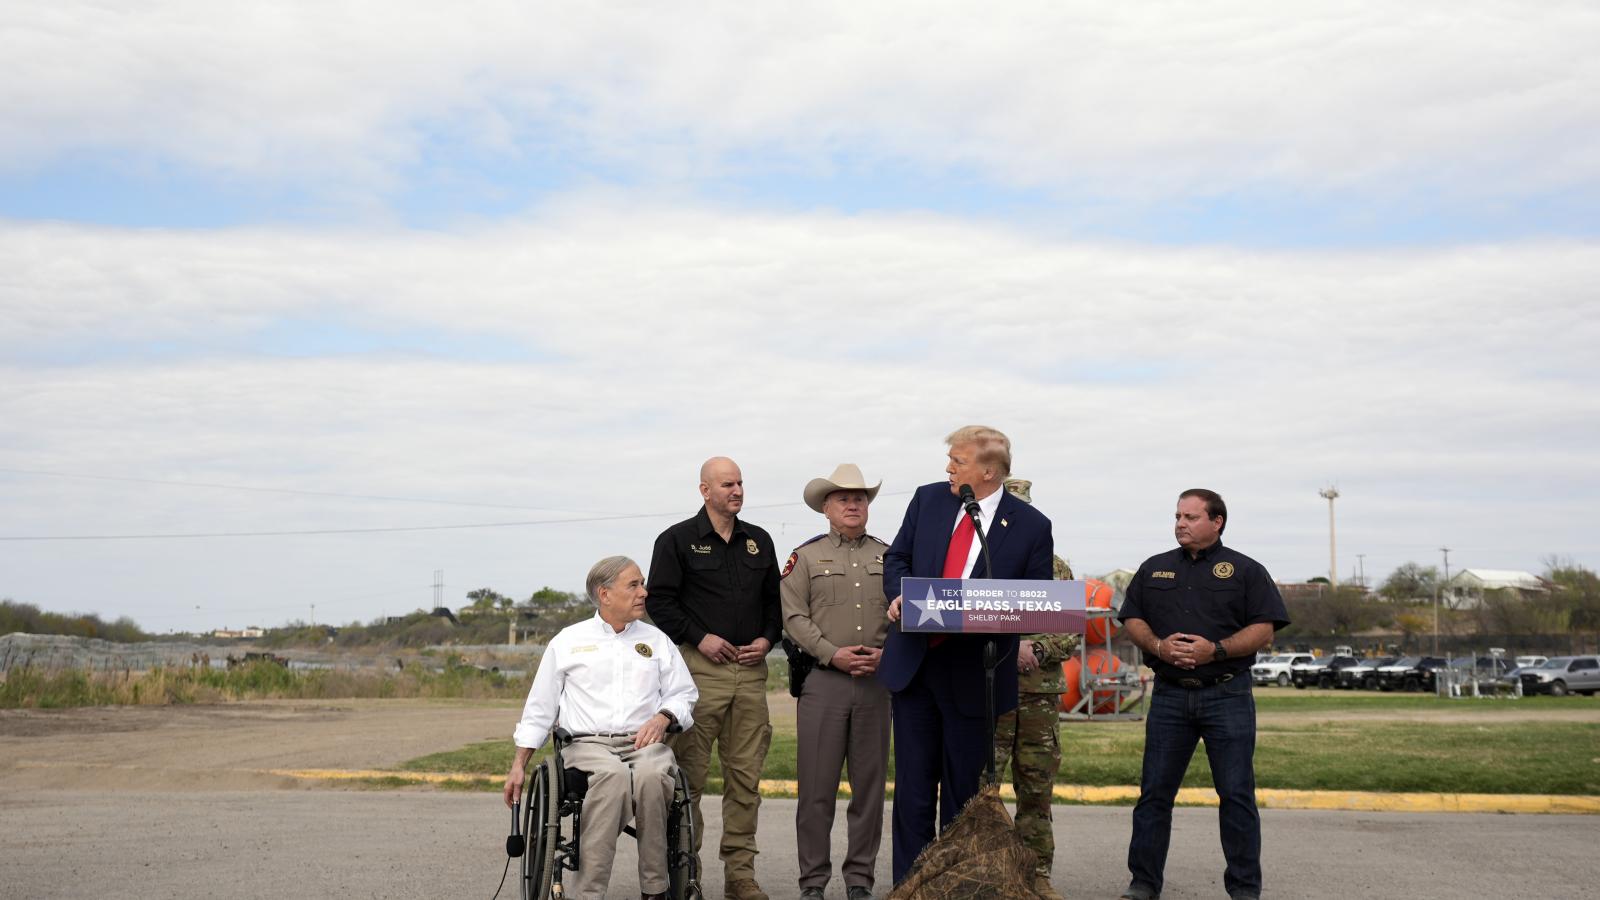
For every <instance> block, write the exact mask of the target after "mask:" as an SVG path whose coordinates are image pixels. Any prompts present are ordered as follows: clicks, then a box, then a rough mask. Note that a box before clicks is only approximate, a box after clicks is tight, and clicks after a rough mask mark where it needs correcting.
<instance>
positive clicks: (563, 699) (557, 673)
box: [513, 613, 700, 749]
mask: <svg viewBox="0 0 1600 900" xmlns="http://www.w3.org/2000/svg"><path fill="white" fill-rule="evenodd" d="M699 697H700V691H699V689H697V688H696V687H695V686H694V679H693V678H692V677H690V675H689V667H688V666H686V665H684V663H683V656H682V655H681V654H680V653H679V652H678V648H677V647H676V646H675V645H673V643H672V641H671V640H669V639H668V638H667V636H666V634H664V633H663V632H662V631H661V629H659V628H657V627H655V626H654V625H651V624H650V623H648V622H645V621H642V620H641V621H636V622H629V623H628V624H627V626H626V627H625V628H623V629H622V630H621V631H617V630H615V629H613V628H612V627H611V626H610V625H607V624H606V622H605V620H604V619H602V618H600V614H599V613H596V614H595V617H594V618H592V619H587V620H585V621H582V622H579V623H577V624H575V625H568V626H567V627H566V628H563V629H561V631H560V633H558V634H557V635H556V636H555V637H554V638H551V640H550V645H549V646H547V647H545V650H544V656H543V657H541V658H540V660H539V670H538V672H536V673H535V674H534V676H533V687H532V688H531V689H529V691H528V702H527V703H526V704H524V705H523V707H522V720H521V721H520V722H518V723H517V730H516V732H515V734H514V735H513V739H514V740H515V741H516V744H517V746H518V747H529V748H532V749H538V748H539V747H540V746H542V745H543V744H544V741H545V738H547V737H549V736H550V732H551V731H552V730H554V728H555V726H556V725H560V726H561V727H562V728H565V729H567V730H568V731H570V732H572V733H573V734H632V733H633V732H635V731H638V730H639V729H640V728H641V727H643V725H644V723H646V722H648V721H649V720H650V717H651V716H654V715H655V714H656V713H658V712H660V711H662V710H666V711H668V712H670V713H672V714H673V715H674V716H677V717H678V724H679V725H681V726H683V727H684V728H688V727H689V726H691V725H693V724H694V702H695V701H696V700H697V699H699Z"/></svg>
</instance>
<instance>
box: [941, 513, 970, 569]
mask: <svg viewBox="0 0 1600 900" xmlns="http://www.w3.org/2000/svg"><path fill="white" fill-rule="evenodd" d="M977 533H978V531H977V529H976V528H973V527H972V517H971V516H967V515H963V516H962V517H961V524H959V525H957V526H956V531H955V534H952V535H950V550H949V552H947V553H945V555H944V577H945V578H960V577H961V576H962V575H965V574H966V572H967V555H968V554H970V553H971V552H972V538H973V536H974V535H976V534H977Z"/></svg>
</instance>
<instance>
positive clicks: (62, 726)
mask: <svg viewBox="0 0 1600 900" xmlns="http://www.w3.org/2000/svg"><path fill="white" fill-rule="evenodd" d="M520 706H521V704H520V703H519V702H517V701H484V702H474V701H461V700H452V701H428V700H341V701H253V702H249V703H234V704H223V705H217V706H169V707H147V706H127V707H92V708H87V709H68V710H37V709H12V710H0V760H3V762H0V786H3V787H18V788H26V787H33V788H40V787H48V788H67V789H73V788H82V789H90V790H150V789H161V788H173V789H183V790H196V789H203V790H237V789H250V788H258V789H273V788H300V787H304V786H305V785H306V784H307V782H304V781H299V780H296V779H291V778H285V777H281V776H274V775H270V774H266V773H267V771H268V770H271V769H374V768H392V767H394V766H396V765H398V764H399V763H401V762H404V761H406V760H408V759H413V758H415V757H418V756H422V755H425V754H428V753H436V752H439V751H443V750H454V749H457V748H459V747H461V746H462V745H464V744H468V743H471V742H473V741H482V740H491V739H496V738H507V739H509V737H510V736H511V730H512V728H513V727H514V726H515V725H516V720H517V715H518V712H519V710H520Z"/></svg>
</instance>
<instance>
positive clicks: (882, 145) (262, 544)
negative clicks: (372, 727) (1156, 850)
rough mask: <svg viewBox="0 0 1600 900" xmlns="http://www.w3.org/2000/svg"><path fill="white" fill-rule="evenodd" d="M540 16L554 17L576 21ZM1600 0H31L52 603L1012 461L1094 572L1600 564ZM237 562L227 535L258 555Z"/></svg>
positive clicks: (30, 326) (488, 568) (1064, 544)
mask: <svg viewBox="0 0 1600 900" xmlns="http://www.w3.org/2000/svg"><path fill="white" fill-rule="evenodd" d="M541 6H542V7H543V8H540V7H541ZM1596 46H1600V9H1597V8H1596V7H1595V6H1594V4H1592V3H1587V2H1559V0H1548V2H1541V3H1537V4H1528V3H1525V2H1524V3H1511V2H1503V3H1502V2H1470V0H1469V2H1459V0H1456V2H1448V3H1447V2H1424V0H1419V2H1413V3H1406V4H1399V5H1396V4H1393V3H1378V2H1304V3H1297V4H1293V5H1292V6H1291V7H1286V6H1284V5H1283V4H1276V3H1265V2H1254V3H1249V2H1215V3H1175V2H1172V3H1124V4H1107V3H1087V2H1059V0H1057V2H1048V3H1034V4H1029V3H1017V4H1008V5H1004V6H1003V7H1001V8H999V9H996V8H993V7H992V5H989V6H980V5H978V4H950V3H938V4H928V3H915V4H892V3H872V4H862V3H854V2H852V3H845V2H841V3H794V4H781V5H779V4H770V5H763V4H754V5H753V4H749V3H702V4H694V5H691V8H685V7H683V6H682V5H663V4H642V3H627V4H621V3H617V4H565V5H556V4H546V5H540V6H536V5H532V4H527V3H521V2H480V3H472V4H458V5H440V4H436V3H410V2H393V0H390V2H383V3H378V2H346V3H326V2H318V3H309V2H308V3H295V2H288V0H284V2H276V3H271V4H259V3H235V2H218V0H192V2H172V0H169V2H154V3H147V4H139V5H138V6H137V8H132V7H123V6H119V5H115V4H111V5H107V4H103V3H88V2H82V3H80V2H70V0H61V2H55V3H50V4H42V3H38V4H12V5H11V6H8V7H7V8H6V10H5V11H4V12H0V58H4V59H6V60H7V63H8V65H7V68H8V70H9V71H10V72H12V73H13V75H14V76H15V77H10V78H7V79H4V80H0V378H3V383H4V385H5V389H4V390H3V391H0V539H3V540H0V597H9V598H11V599H14V600H17V601H23V602H31V603H35V604H38V605H39V606H42V607H44V608H47V609H52V610H60V611H93V612H99V613H101V614H102V615H106V616H117V615H129V616H132V617H133V618H134V619H135V620H136V621H138V622H139V623H140V624H141V625H143V626H144V627H146V628H148V629H151V630H155V631H165V630H169V629H195V628H213V627H221V626H232V627H238V626H241V625H245V624H257V623H259V624H264V625H272V624H278V623H282V622H285V621H288V620H292V619H307V618H309V617H310V616H311V615H312V613H311V607H312V605H313V604H315V616H316V619H317V620H318V621H332V622H348V621H352V620H357V619H361V620H365V619H369V618H371V617H373V616H377V615H379V614H383V613H389V614H394V613H398V612H404V611H408V610H410V609H413V608H416V607H418V606H426V605H430V604H431V599H432V587H431V584H432V580H433V572H434V570H436V569H442V570H444V573H445V594H446V599H447V600H448V602H450V603H451V605H459V604H460V603H461V602H462V595H463V594H464V593H465V592H466V591H468V590H471V589H473V588H477V587H492V588H495V589H497V590H500V591H501V592H503V593H508V594H512V595H515V596H518V597H522V596H526V595H527V594H528V593H530V592H531V591H533V590H535V589H537V588H539V587H541V586H544V585H551V586H555V587H559V588H563V589H578V588H579V587H580V586H581V582H582V577H583V574H584V572H585V571H586V570H587V568H588V565H589V564H590V563H591V562H593V561H594V560H596V559H598V558H599V557H601V556H605V555H609V554H612V553H618V552H620V553H626V554H629V555H632V556H635V557H638V558H641V560H642V561H643V560H646V559H648V556H649V553H650V546H651V542H652V539H653V537H654V535H655V534H656V533H658V532H659V531H660V530H661V529H662V528H664V527H665V526H667V525H669V524H671V523H672V522H673V521H675V520H677V519H679V518H683V517H686V516H688V515H689V514H691V513H692V512H693V511H694V510H695V508H696V507H697V505H698V495H697V493H696V487H695V483H696V472H697V469H698V466H699V464H700V462H701V461H702V460H703V459H704V458H705V457H707V456H710V455H713V454H723V453H725V454H729V455H732V456H734V457H735V458H736V459H737V460H738V461H739V462H740V463H741V464H742V465H743V468H744V474H745V479H746V484H747V490H748V500H747V503H748V506H747V508H746V517H747V518H748V519H749V520H751V521H753V522H756V523H758V524H761V525H764V526H766V527H767V528H768V529H769V530H770V531H771V532H772V533H773V536H774V539H775V540H776V542H777V543H778V545H779V546H780V548H784V549H786V548H787V547H790V546H793V545H794V544H796V543H799V542H800V541H802V540H804V539H805V538H807V537H809V536H811V535H812V534H814V533H816V532H817V531H818V530H819V522H820V517H818V516H816V515H815V514H813V513H811V512H810V511H809V510H808V509H806V508H805V507H804V505H802V504H801V502H800V491H801V488H802V487H803V485H804V484H805V482H806V481H807V480H808V479H810V478H812V477H815V476H818V475H824V474H827V473H828V472H829V471H831V470H832V468H833V467H834V465H836V464H837V463H839V462H842V461H852V462H856V463H858V464H860V465H861V466H862V467H863V468H864V469H865V470H866V471H867V472H868V473H869V475H870V476H871V477H873V478H879V477H881V478H882V479H883V480H884V483H885V486H884V493H883V494H882V495H881V496H880V498H879V499H878V501H877V502H876V504H874V507H873V511H872V516H873V525H872V530H873V531H874V532H875V533H877V534H879V535H880V536H881V537H883V538H884V539H885V540H888V539H890V538H892V537H893V535H894V532H895V530H896V528H897V526H898V524H899V519H900V517H901V515H902V513H903V511H904V507H905V501H906V497H907V495H908V493H909V492H910V491H911V490H912V489H913V488H914V487H915V486H916V485H918V484H920V483H924V482H928V481H933V480H937V479H939V478H940V477H942V473H941V467H942V459H943V453H944V447H943V445H942V439H943V437H944V435H945V434H946V433H948V432H949V431H950V430H952V429H954V428H955V427H957V426H960V425H964V424H969V423H974V422H976V423H984V424H991V425H994V426H996V427H999V428H1001V429H1002V430H1004V431H1006V432H1007V433H1008V434H1010V435H1011V437H1012V438H1013V441H1014V444H1015V455H1016V469H1017V474H1019V475H1022V476H1025V477H1028V478H1031V479H1033V480H1034V482H1035V488H1034V497H1035V500H1036V502H1037V503H1038V505H1039V506H1040V507H1041V508H1042V509H1043V510H1044V511H1045V512H1046V513H1047V514H1049V515H1050V516H1051V517H1052V519H1053V520H1054V522H1055V529H1056V541H1057V547H1058V549H1059V550H1060V551H1061V552H1062V555H1064V556H1066V557H1068V558H1069V559H1071V560H1072V562H1073V563H1074V564H1075V565H1076V566H1077V567H1078V568H1079V570H1080V571H1085V572H1089V573H1097V572H1103V571H1106V570H1109V569H1112V568H1115V567H1118V566H1130V567H1131V566H1133V565H1136V564H1137V563H1138V562H1139V561H1140V560H1141V559H1143V558H1144V557H1145V556H1148V555H1150V554H1151V553H1154V552H1157V551H1160V550H1162V549H1165V547H1166V546H1168V545H1169V544H1170V540H1171V537H1170V530H1169V521H1170V518H1171V506H1172V500H1173V497H1174V496H1175V495H1176V493H1177V492H1178V491H1180V490H1182V489H1184V488H1187V487H1192V486H1201V485H1203V486H1209V487H1213V488H1215V489H1217V490H1219V491H1221V492H1222V493H1223V494H1224V496H1225V497H1227V499H1228V501H1229V504H1230V507H1231V510H1232V513H1233V519H1232V521H1231V522H1230V527H1229V529H1228V536H1229V538H1230V542H1231V543H1232V544H1233V545H1234V546H1236V547H1238V548H1239V549H1241V550H1243V551H1245V552H1246V553H1249V554H1251V555H1253V556H1256V557H1257V558H1259V559H1261V560H1262V561H1263V562H1264V563H1266V565H1267V566H1268V567H1269V569H1271V571H1272V572H1273V573H1274V574H1275V575H1276V576H1277V577H1279V578H1280V579H1281V580H1303V579H1305V578H1308V577H1311V576H1315V575H1319V574H1326V572H1327V569H1328V521H1327V512H1328V510H1327V503H1326V501H1324V500H1322V499H1321V498H1320V497H1319V496H1318V493H1317V492H1318V490H1319V489H1320V488H1322V487H1324V486H1325V485H1328V484H1337V485H1338V487H1339V490H1340V491H1341V492H1342V495H1343V496H1342V497H1341V498H1340V499H1339V501H1338V516H1339V525H1338V528H1339V530H1338V535H1339V563H1338V565H1339V569H1340V574H1341V577H1342V578H1348V577H1350V574H1351V571H1352V569H1354V568H1355V567H1356V566H1357V565H1358V559H1357V556H1356V554H1362V559H1361V560H1360V561H1359V564H1360V565H1363V566H1364V568H1365V572H1366V575H1367V577H1368V580H1369V581H1373V582H1376V581H1377V580H1378V579H1381V578H1382V577H1383V576H1384V575H1385V574H1386V573H1387V572H1388V570H1390V569H1391V568H1393V567H1394V566H1396V565H1398V564H1400V563H1403V562H1406V561H1408V560H1416V561H1419V562H1423V563H1427V564H1439V563H1440V562H1441V554H1440V552H1439V549H1438V548H1440V547H1449V548H1451V551H1450V564H1451V567H1452V569H1456V568H1460V567H1462V566H1475V567H1484V568H1521V569H1530V570H1535V571H1538V570H1541V569H1542V568H1543V560H1544V559H1545V558H1546V557H1549V556H1551V555H1561V556H1566V557H1571V558H1572V559H1574V560H1576V561H1577V562H1579V563H1583V564H1585V565H1588V566H1591V567H1595V566H1600V550H1597V549H1596V546H1595V542H1594V540H1593V538H1592V525H1586V524H1585V523H1588V522H1589V520H1590V519H1591V517H1592V510H1593V509H1594V508H1595V506H1596V503H1597V501H1600V467H1597V466H1596V465H1595V458H1596V452H1595V447H1596V445H1597V443H1600V391H1597V388H1600V362H1597V359H1600V354H1597V353H1596V350H1595V348H1596V346H1597V345H1600V315H1597V313H1600V55H1597V54H1595V53H1594V48H1595V47H1596ZM212 535H215V536H212Z"/></svg>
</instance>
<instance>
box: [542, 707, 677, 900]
mask: <svg viewBox="0 0 1600 900" xmlns="http://www.w3.org/2000/svg"><path fill="white" fill-rule="evenodd" d="M672 730H673V731H676V730H677V729H676V728H674V729H672ZM572 739H573V735H572V734H571V733H570V732H568V731H567V730H566V729H564V728H557V729H556V730H555V731H554V732H553V734H552V737H551V740H552V742H553V751H552V752H551V754H550V755H549V756H547V757H545V759H544V761H543V762H542V763H540V764H539V766H538V767H537V768H535V769H534V770H533V771H532V772H530V773H529V775H528V781H527V784H526V785H525V786H524V788H523V790H524V794H523V804H524V807H523V809H524V822H523V830H522V833H523V834H524V835H526V838H527V851H526V852H525V853H523V854H522V897H523V900H561V898H562V897H564V896H565V892H564V891H563V889H562V886H561V879H562V873H563V872H576V871H577V870H578V860H579V858H580V857H579V854H580V853H581V852H582V847H581V843H582V842H581V840H580V836H581V835H582V833H583V798H584V794H585V793H586V792H587V790H588V787H589V774H588V773H587V772H584V771H581V770H579V769H574V768H568V767H567V766H566V764H565V763H563V762H562V758H561V751H562V748H564V747H565V746H566V745H568V744H570V743H572ZM689 806H690V804H689V782H688V779H686V778H684V775H683V771H682V770H681V769H679V768H677V767H676V766H674V767H673V785H672V800H671V802H670V803H669V805H668V807H667V870H668V878H669V886H668V888H667V896H668V897H669V898H671V900H702V896H701V893H700V862H699V860H698V859H697V858H696V856H695V852H694V816H693V815H692V814H691V812H690V809H689ZM622 831H623V833H624V834H627V835H628V836H629V837H632V838H635V839H637V838H638V833H637V832H635V831H634V826H633V825H632V824H629V825H626V826H624V827H623V829H622ZM612 876H613V877H615V876H616V873H615V872H613V873H612Z"/></svg>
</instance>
